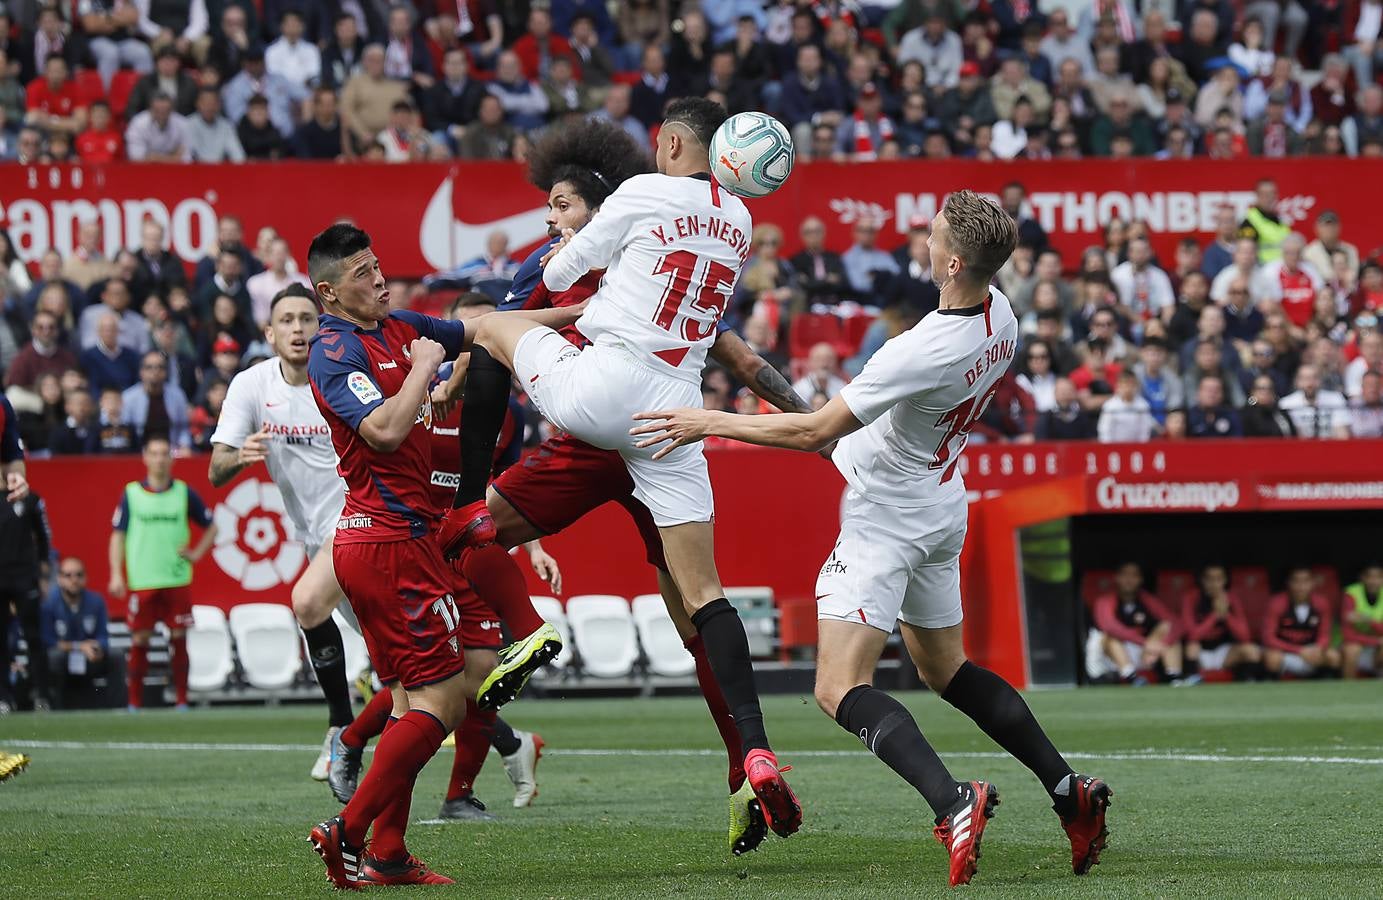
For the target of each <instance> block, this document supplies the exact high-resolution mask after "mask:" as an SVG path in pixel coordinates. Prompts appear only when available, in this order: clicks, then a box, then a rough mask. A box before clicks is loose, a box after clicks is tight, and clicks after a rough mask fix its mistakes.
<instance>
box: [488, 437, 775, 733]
mask: <svg viewBox="0 0 1383 900" xmlns="http://www.w3.org/2000/svg"><path fill="white" fill-rule="evenodd" d="M467 415H470V413H469V412H467ZM691 620H692V624H693V625H695V626H696V630H697V632H698V633H699V634H700V635H701V643H702V645H703V646H704V647H705V648H706V660H707V661H708V662H709V663H710V664H711V671H712V672H713V673H715V677H716V682H717V683H718V684H719V685H720V692H721V693H722V694H724V695H725V702H726V705H727V706H729V707H730V714H731V715H732V716H734V717H735V727H736V728H738V729H739V733H740V744H741V746H742V747H743V748H744V751H745V752H746V753H748V752H749V751H750V750H769V749H770V747H769V746H768V733H767V732H765V731H764V714H763V711H762V710H761V709H759V691H758V689H757V688H756V687H755V686H754V666H753V663H752V662H751V661H750V657H749V638H748V637H746V636H745V633H744V623H743V622H741V621H740V616H739V613H738V612H736V611H735V608H734V607H733V606H731V605H730V601H729V600H726V599H725V598H724V597H721V598H719V599H717V600H712V601H711V602H710V603H707V604H706V605H705V606H703V607H701V608H700V609H698V610H697V611H696V612H694V613H692V617H691Z"/></svg>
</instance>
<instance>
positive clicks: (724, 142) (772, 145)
mask: <svg viewBox="0 0 1383 900" xmlns="http://www.w3.org/2000/svg"><path fill="white" fill-rule="evenodd" d="M710 151H711V174H713V175H714V176H715V178H716V181H719V182H720V183H721V184H722V185H724V186H725V189H726V190H727V191H729V192H730V193H732V194H738V195H739V196H741V197H750V198H753V197H765V196H767V195H769V194H771V193H773V192H774V191H776V190H778V188H780V187H782V186H783V182H785V181H787V180H788V176H789V175H791V174H792V164H793V160H794V159H795V151H794V150H793V147H792V137H791V136H790V135H789V134H788V130H787V129H786V128H784V127H783V125H782V123H781V122H779V121H778V120H777V119H775V118H773V117H772V116H770V115H767V114H765V113H760V112H743V113H739V114H738V115H734V116H731V117H730V118H728V119H726V120H725V122H724V123H723V124H722V125H721V126H720V128H718V129H717V130H716V133H715V136H714V137H713V138H711V147H710Z"/></svg>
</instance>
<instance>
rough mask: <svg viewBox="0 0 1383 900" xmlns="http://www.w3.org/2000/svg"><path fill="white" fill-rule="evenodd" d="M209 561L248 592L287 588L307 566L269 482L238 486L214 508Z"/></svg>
mask: <svg viewBox="0 0 1383 900" xmlns="http://www.w3.org/2000/svg"><path fill="white" fill-rule="evenodd" d="M214 517H215V520H216V545H215V546H214V547H213V548H212V550H211V558H212V559H214V560H216V565H218V566H220V567H221V571H222V572H225V573H226V574H227V575H229V576H230V577H231V578H234V579H235V580H236V581H238V582H240V586H241V587H243V588H245V589H246V590H248V591H267V590H269V589H270V588H273V587H277V586H278V585H280V584H291V583H292V582H293V579H294V578H296V577H297V576H298V573H299V572H300V571H302V568H303V565H304V564H305V563H306V562H307V552H306V551H305V550H304V549H303V546H302V544H299V543H297V542H296V541H295V540H293V537H294V535H293V533H292V528H293V526H292V524H291V523H290V522H289V521H288V518H287V516H285V515H283V498H282V497H281V496H280V495H279V489H278V487H276V486H275V485H274V484H273V482H269V481H242V482H241V483H240V484H238V485H236V487H235V490H233V491H231V492H230V494H229V495H228V496H227V497H226V499H225V501H224V502H222V503H218V504H217V505H216V512H215V513H214Z"/></svg>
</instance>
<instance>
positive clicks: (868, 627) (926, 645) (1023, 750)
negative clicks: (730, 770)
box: [633, 191, 1110, 885]
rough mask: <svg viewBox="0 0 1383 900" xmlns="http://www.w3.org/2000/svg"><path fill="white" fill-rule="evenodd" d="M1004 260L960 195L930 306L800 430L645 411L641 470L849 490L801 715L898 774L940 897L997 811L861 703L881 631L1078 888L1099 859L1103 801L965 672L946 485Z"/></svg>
mask: <svg viewBox="0 0 1383 900" xmlns="http://www.w3.org/2000/svg"><path fill="white" fill-rule="evenodd" d="M1016 243H1017V232H1016V229H1015V227H1014V224H1013V219H1012V218H1010V217H1009V216H1008V215H1007V214H1006V213H1004V212H1003V211H1002V210H1000V209H999V208H998V207H997V206H996V205H994V204H993V203H990V202H989V201H987V200H984V199H982V198H981V197H979V196H978V195H977V194H975V193H973V192H971V191H960V192H957V193H954V194H952V195H951V196H950V197H949V198H948V199H947V201H946V204H945V206H944V207H943V209H942V211H941V213H939V214H938V215H937V217H936V219H935V220H934V221H933V223H932V235H931V239H930V244H931V246H930V251H931V264H932V272H933V276H932V277H933V279H934V280H936V281H937V285H938V287H940V288H941V306H940V308H939V309H938V310H937V311H936V312H934V313H932V314H931V315H929V316H927V317H925V318H924V319H922V321H921V322H919V323H918V324H917V325H915V326H913V327H912V328H911V329H909V330H908V331H905V332H903V333H902V334H901V335H899V336H897V337H895V338H893V339H892V340H890V341H889V342H888V343H886V344H885V345H884V346H883V347H882V348H881V349H880V350H879V352H878V353H876V354H875V355H874V356H873V357H872V358H871V359H870V360H869V363H868V364H867V365H866V366H865V368H864V371H863V372H861V373H860V375H859V377H858V378H856V379H855V380H854V381H852V382H851V383H850V384H849V385H847V386H846V387H845V389H844V390H843V391H842V392H841V394H840V395H839V396H837V397H836V398H835V399H833V400H831V401H830V402H829V403H827V404H826V406H825V407H823V408H822V409H821V410H819V411H817V412H814V413H811V414H809V415H796V414H785V415H778V416H738V415H730V414H727V413H721V412H717V411H712V410H703V409H680V410H671V411H666V412H649V413H643V414H640V415H638V416H636V418H637V419H647V420H653V422H652V424H648V425H642V426H638V427H636V428H634V429H633V433H634V434H636V435H650V436H649V437H647V438H644V439H643V440H642V441H641V442H640V446H642V447H646V448H653V447H655V446H657V445H659V444H661V443H663V442H665V441H667V442H670V443H669V445H668V446H666V447H663V448H662V449H661V450H659V451H658V455H659V456H664V455H668V454H673V453H676V452H677V451H678V450H679V449H680V448H682V447H684V446H685V445H688V444H690V443H692V442H695V441H699V440H701V439H702V438H704V437H707V436H708V435H720V436H722V437H727V438H734V439H736V440H741V441H748V442H750V443H755V444H764V445H767V446H775V447H787V448H791V449H798V450H817V449H819V448H821V447H823V446H826V445H828V444H829V443H830V442H831V441H835V440H840V444H839V445H838V446H837V448H836V451H835V454H834V457H833V458H834V460H835V463H836V466H837V468H839V469H840V472H841V474H842V475H844V476H845V480H846V481H847V482H848V484H849V490H848V492H847V494H846V498H845V507H844V511H843V516H842V519H843V520H842V522H841V531H840V538H839V540H838V541H837V542H836V546H835V549H834V550H833V551H831V556H830V558H829V559H827V561H826V564H825V565H824V566H823V567H822V569H821V574H820V578H819V579H818V581H817V587H816V593H817V604H818V616H819V618H820V619H821V623H820V624H821V627H820V637H819V641H818V657H817V675H816V679H817V680H816V698H817V703H819V704H820V706H821V709H822V710H823V711H824V712H826V713H827V714H828V715H830V716H832V717H834V718H835V720H836V721H837V722H838V723H839V724H840V726H841V727H842V728H844V729H845V730H846V731H849V732H850V733H851V734H855V735H858V736H859V738H860V740H862V741H863V742H864V745H865V746H866V747H868V748H869V750H870V751H871V752H873V753H874V754H875V755H877V756H878V757H879V758H880V759H881V760H883V762H884V763H885V764H887V765H888V766H889V768H891V769H893V770H894V771H895V772H897V773H898V774H899V775H901V776H902V777H903V778H904V779H905V780H906V781H907V782H908V783H909V784H911V785H912V786H913V787H914V788H916V789H917V791H918V792H919V793H920V794H922V796H923V797H924V798H925V799H926V801H927V804H928V805H929V806H931V808H932V811H933V812H934V813H935V814H936V830H935V834H936V837H937V839H938V840H939V841H941V843H942V844H943V845H945V847H946V849H947V850H948V852H949V853H950V857H951V865H950V882H951V884H952V885H956V884H964V883H967V882H969V880H970V878H971V877H972V876H973V875H974V873H975V867H976V860H977V858H978V857H979V850H980V836H981V835H982V834H983V832H984V828H985V824H986V822H987V821H988V818H989V817H990V816H991V815H992V814H993V808H994V806H995V805H997V804H998V801H999V796H998V792H997V791H996V790H995V789H994V787H993V786H992V785H990V784H988V783H986V782H984V781H966V782H959V781H956V780H955V778H953V777H952V776H951V773H950V772H948V771H947V769H946V766H945V765H944V764H943V763H942V762H941V759H940V758H939V757H938V756H937V755H936V752H935V751H934V750H933V749H932V747H931V745H930V744H928V743H927V740H926V738H924V737H923V736H922V732H921V731H920V730H919V729H918V727H917V723H916V722H915V721H914V720H913V718H912V715H911V714H910V713H909V712H908V711H907V708H906V707H904V706H903V705H902V704H901V703H899V702H898V701H897V700H895V699H893V698H892V697H890V696H889V695H888V694H886V693H884V692H883V691H880V690H878V689H876V688H874V687H872V686H871V682H872V681H873V676H874V669H875V667H876V666H877V665H878V661H879V656H880V654H881V653H882V652H883V649H884V644H885V642H886V641H887V640H888V636H889V635H890V634H891V633H892V631H893V626H894V623H895V622H898V623H900V624H901V626H902V631H903V640H904V643H905V644H906V645H907V648H908V652H909V653H910V654H911V655H912V658H913V661H914V662H915V663H916V665H917V670H918V672H919V673H920V674H921V676H922V677H923V679H924V680H925V681H926V682H927V684H928V685H929V686H930V687H931V688H932V690H933V691H935V692H936V693H937V694H938V695H939V696H941V697H942V699H944V700H946V701H947V702H949V703H951V704H952V705H954V706H955V707H956V708H957V709H959V710H961V711H962V712H964V713H965V714H966V715H968V716H970V717H971V718H972V719H974V720H975V723H976V724H978V725H979V726H980V728H981V729H983V730H984V732H985V733H986V734H988V735H989V736H990V737H991V738H993V739H994V740H995V741H996V742H997V743H998V744H999V745H1000V746H1001V747H1003V748H1004V749H1005V750H1007V751H1008V752H1009V753H1011V754H1013V756H1014V757H1016V758H1017V759H1018V760H1019V761H1020V762H1022V763H1023V764H1024V765H1025V766H1027V767H1028V768H1029V769H1031V770H1032V771H1033V773H1034V774H1036V775H1037V777H1038V779H1039V780H1040V781H1041V782H1042V786H1043V787H1044V788H1046V789H1047V791H1048V793H1050V794H1051V797H1052V802H1053V806H1054V809H1055V810H1056V812H1057V813H1058V815H1059V816H1060V817H1061V822H1062V825H1063V826H1064V827H1065V829H1066V832H1067V834H1068V836H1069V837H1070V841H1071V854H1072V865H1073V867H1074V869H1075V872H1076V874H1078V875H1079V874H1084V873H1085V872H1086V871H1088V870H1089V868H1090V866H1092V865H1094V864H1095V863H1096V862H1097V861H1098V859H1099V853H1100V850H1101V849H1102V848H1103V847H1104V844H1105V828H1104V816H1105V807H1106V806H1107V805H1108V803H1109V797H1110V790H1109V788H1108V787H1106V786H1105V784H1104V783H1103V782H1101V781H1099V780H1097V779H1093V778H1089V777H1086V776H1081V775H1077V774H1075V773H1074V772H1073V771H1072V769H1071V767H1070V766H1068V765H1067V764H1066V761H1065V760H1064V759H1062V758H1061V754H1060V753H1058V752H1057V750H1056V748H1055V747H1053V746H1052V743H1051V741H1050V740H1048V739H1047V736H1046V735H1045V734H1044V733H1043V731H1042V728H1041V727H1040V726H1039V725H1038V724H1037V720H1036V719H1035V718H1033V715H1032V712H1031V711H1030V710H1029V709H1028V706H1027V704H1026V703H1024V702H1023V698H1022V697H1021V696H1020V695H1019V694H1018V692H1017V691H1015V690H1014V689H1013V688H1012V687H1011V686H1010V685H1009V684H1008V683H1007V682H1005V681H1004V680H1003V679H1002V678H1000V677H999V676H997V675H995V674H994V673H993V672H991V671H989V670H988V669H983V668H981V667H979V666H977V665H975V664H974V663H972V662H970V661H968V660H967V659H966V658H965V649H964V646H963V644H962V640H961V618H962V613H961V598H960V552H961V547H962V546H963V545H964V543H965V528H966V518H967V513H968V510H967V506H966V499H965V486H964V482H963V480H962V478H961V476H960V474H959V472H958V470H957V468H956V466H957V463H958V461H959V459H960V453H961V451H962V450H963V449H964V448H965V442H966V438H967V436H968V435H969V432H970V429H971V427H972V426H973V425H974V423H975V422H976V421H977V420H978V419H979V417H980V416H981V414H983V412H984V409H985V407H986V406H987V405H988V403H989V400H990V398H991V397H992V396H993V394H994V392H995V390H997V385H998V383H999V379H1000V378H1001V377H1002V376H1003V374H1004V372H1005V371H1007V369H1008V366H1009V363H1010V362H1011V361H1012V359H1013V355H1014V351H1015V350H1016V342H1017V337H1018V323H1017V320H1016V319H1015V318H1014V315H1013V309H1012V307H1011V306H1010V305H1009V302H1008V298H1007V297H1005V296H1004V295H1003V294H1002V293H1000V292H999V290H998V289H997V288H992V287H990V280H991V279H992V278H993V277H994V273H995V272H997V271H998V270H999V267H1000V266H1002V265H1003V264H1004V261H1005V260H1007V259H1008V257H1009V254H1010V253H1012V252H1013V248H1014V245H1015V244H1016Z"/></svg>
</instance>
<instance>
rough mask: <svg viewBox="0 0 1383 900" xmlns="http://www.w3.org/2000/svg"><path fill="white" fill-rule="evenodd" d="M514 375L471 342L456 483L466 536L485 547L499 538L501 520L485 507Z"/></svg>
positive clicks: (466, 540) (469, 543) (465, 539)
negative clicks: (497, 520) (492, 516)
mask: <svg viewBox="0 0 1383 900" xmlns="http://www.w3.org/2000/svg"><path fill="white" fill-rule="evenodd" d="M512 382H513V375H512V374H510V371H509V369H507V368H505V367H504V365H503V364H501V363H500V362H498V361H497V360H496V359H495V358H494V357H493V356H491V355H490V351H489V350H486V349H485V348H484V347H483V346H476V347H472V348H471V357H470V363H469V364H468V365H467V367H466V384H465V388H464V391H465V393H464V394H463V401H464V403H465V410H466V414H465V415H464V416H463V417H462V427H461V480H460V481H459V482H458V483H457V486H456V500H455V502H454V503H453V506H454V507H455V509H456V510H457V513H456V514H455V518H456V520H457V524H458V527H459V529H460V532H459V533H460V538H461V541H462V542H463V543H464V544H465V545H467V546H470V547H480V546H483V545H485V544H488V543H492V542H493V541H494V540H495V521H494V519H493V518H491V517H490V512H489V510H488V509H486V508H485V489H486V488H487V487H489V484H490V471H491V469H493V468H494V458H495V444H496V442H497V441H498V440H499V432H500V430H501V429H502V428H503V427H504V412H505V409H506V408H507V407H508V405H509V387H510V384H511V383H512Z"/></svg>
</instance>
